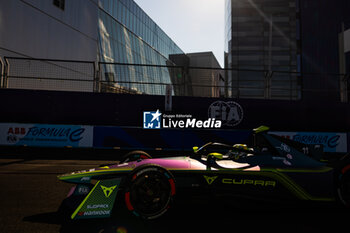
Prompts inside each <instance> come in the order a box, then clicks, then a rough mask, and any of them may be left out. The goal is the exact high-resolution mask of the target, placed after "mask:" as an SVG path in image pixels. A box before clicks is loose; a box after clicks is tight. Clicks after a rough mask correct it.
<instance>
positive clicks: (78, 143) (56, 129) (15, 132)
mask: <svg viewBox="0 0 350 233" xmlns="http://www.w3.org/2000/svg"><path fill="white" fill-rule="evenodd" d="M92 143H93V127H92V126H83V125H48V124H22V123H0V145H5V146H11V145H16V146H24V145H26V146H43V147H66V146H71V147H92Z"/></svg>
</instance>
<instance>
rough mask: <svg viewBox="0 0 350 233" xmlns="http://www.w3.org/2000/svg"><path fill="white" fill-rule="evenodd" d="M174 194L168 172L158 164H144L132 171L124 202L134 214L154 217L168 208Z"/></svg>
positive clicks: (172, 181)
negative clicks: (144, 165)
mask: <svg viewBox="0 0 350 233" xmlns="http://www.w3.org/2000/svg"><path fill="white" fill-rule="evenodd" d="M174 195H175V181H174V178H173V176H172V175H171V174H170V172H168V171H167V170H166V169H164V168H162V167H159V166H146V167H140V168H139V169H136V170H135V171H134V172H133V173H132V175H131V179H130V184H129V185H128V188H127V190H126V192H125V203H126V207H127V208H128V209H129V210H130V211H131V212H133V213H134V214H135V215H136V216H140V217H142V218H145V219H154V218H158V217H160V216H162V215H163V214H164V213H165V212H166V211H167V210H168V209H169V207H170V205H171V203H172V201H173V198H174Z"/></svg>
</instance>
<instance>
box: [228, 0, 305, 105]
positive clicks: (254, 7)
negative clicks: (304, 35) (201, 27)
mask: <svg viewBox="0 0 350 233" xmlns="http://www.w3.org/2000/svg"><path fill="white" fill-rule="evenodd" d="M225 10H226V13H225V22H226V23H225V40H226V42H225V45H226V48H225V66H226V68H229V69H232V70H229V71H227V74H226V76H227V78H226V85H227V87H228V88H227V95H228V96H230V97H238V98H268V99H299V98H300V82H299V81H298V75H297V74H296V73H297V72H298V71H299V69H300V50H299V45H298V44H299V43H298V40H299V37H300V31H299V18H298V17H299V6H298V4H297V1H295V0H226V4H225Z"/></svg>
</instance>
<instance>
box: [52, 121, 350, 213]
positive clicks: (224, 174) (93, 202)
mask: <svg viewBox="0 0 350 233" xmlns="http://www.w3.org/2000/svg"><path fill="white" fill-rule="evenodd" d="M267 131H268V127H265V126H262V127H259V128H257V129H254V133H253V138H252V139H253V140H252V141H253V142H252V145H251V147H248V146H247V145H243V144H236V145H233V146H232V145H225V144H221V143H207V144H206V145H204V146H202V147H200V148H198V147H194V153H193V154H192V155H191V156H188V157H169V158H156V159H152V158H150V156H149V155H148V154H147V153H145V152H142V151H136V152H132V153H129V154H127V155H126V157H124V158H123V159H122V160H121V162H120V163H117V164H113V165H102V166H100V167H98V168H94V169H90V170H84V171H77V172H72V173H69V174H64V175H60V176H58V179H59V180H61V181H64V182H69V183H73V184H75V186H74V187H73V188H72V189H71V190H70V192H69V194H68V196H67V198H66V199H65V201H64V202H63V203H64V206H66V207H65V208H68V209H70V210H71V212H70V213H69V216H70V218H71V219H85V218H101V217H110V215H111V213H112V211H113V210H114V209H115V208H121V207H119V205H116V203H121V205H124V206H125V207H126V209H127V210H129V211H130V212H132V213H133V214H134V215H135V216H138V217H140V218H143V219H154V218H157V217H160V216H162V215H163V214H164V213H165V212H166V211H167V210H168V209H169V207H170V206H171V205H172V204H173V201H174V198H175V194H176V195H178V194H180V193H184V192H186V195H187V192H188V193H191V190H197V191H198V192H197V193H201V194H203V195H207V193H215V194H224V195H233V196H235V195H238V196H246V197H249V196H251V197H257V196H258V197H259V198H264V199H265V198H273V199H279V200H280V199H286V200H291V199H300V200H309V201H320V202H330V201H338V202H339V203H341V204H344V205H345V206H348V205H349V204H350V163H349V159H348V156H345V157H344V158H342V159H341V160H340V161H338V162H336V163H334V164H327V163H324V162H320V159H321V156H322V153H323V151H322V147H321V146H319V145H305V144H302V143H298V142H294V141H291V140H288V139H285V138H282V137H279V136H276V135H272V134H268V132H267ZM116 200H119V202H116ZM123 203H124V204H123Z"/></svg>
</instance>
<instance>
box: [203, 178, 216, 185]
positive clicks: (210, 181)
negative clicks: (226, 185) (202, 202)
mask: <svg viewBox="0 0 350 233" xmlns="http://www.w3.org/2000/svg"><path fill="white" fill-rule="evenodd" d="M203 177H204V179H205V180H206V181H207V183H208V184H209V185H210V184H212V183H213V182H214V180H215V179H216V178H218V177H217V176H212V177H210V176H203Z"/></svg>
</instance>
